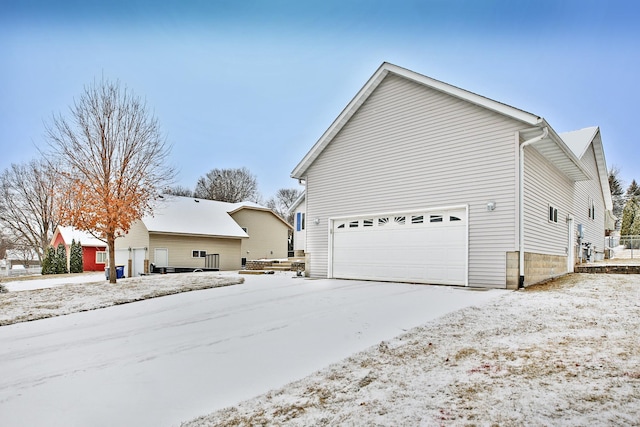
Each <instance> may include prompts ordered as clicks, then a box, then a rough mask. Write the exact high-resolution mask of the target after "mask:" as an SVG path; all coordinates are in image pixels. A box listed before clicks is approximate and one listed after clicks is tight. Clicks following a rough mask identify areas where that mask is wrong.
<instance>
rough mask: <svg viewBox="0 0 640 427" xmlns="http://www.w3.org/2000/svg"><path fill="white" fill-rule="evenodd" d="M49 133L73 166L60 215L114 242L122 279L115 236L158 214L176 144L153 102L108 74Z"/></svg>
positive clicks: (171, 173) (51, 142)
mask: <svg viewBox="0 0 640 427" xmlns="http://www.w3.org/2000/svg"><path fill="white" fill-rule="evenodd" d="M47 136H48V141H49V145H50V147H51V149H52V151H53V154H54V155H55V156H56V157H57V158H58V159H59V161H60V162H61V164H64V165H65V170H66V172H65V173H64V177H65V180H64V183H65V186H64V190H63V191H64V194H65V195H66V197H65V201H66V203H64V204H63V205H62V206H61V210H60V212H61V220H62V221H64V222H65V223H67V224H70V225H73V226H74V227H76V228H78V229H80V230H85V231H88V232H91V233H93V234H94V235H96V236H97V237H99V238H101V239H103V240H104V241H105V242H106V243H107V247H108V249H109V266H110V270H109V281H110V282H111V283H115V282H116V269H115V250H114V248H115V239H116V238H117V237H119V236H122V235H124V234H125V233H126V232H127V231H128V230H129V228H130V227H131V224H132V223H133V222H134V221H136V220H138V219H140V218H142V216H144V215H145V214H148V213H152V211H153V206H152V201H153V200H154V198H155V197H156V195H157V194H158V191H159V190H160V189H162V188H164V187H166V186H167V185H168V184H170V183H171V181H172V179H173V178H174V175H175V173H174V170H173V168H171V167H170V166H169V165H168V159H169V154H170V149H171V147H170V146H169V144H168V143H167V142H166V139H165V138H164V137H163V136H162V135H161V132H160V127H159V125H158V121H157V119H156V118H155V117H154V116H153V115H151V114H150V113H149V112H148V111H147V107H146V103H145V102H143V101H142V100H141V99H140V98H138V97H136V96H135V95H134V94H133V93H132V92H131V91H129V90H128V89H127V88H121V87H120V83H119V82H110V81H105V80H104V79H103V80H101V81H100V82H94V83H93V84H92V85H90V86H87V87H85V90H84V92H83V93H82V94H81V96H80V98H79V99H78V100H77V101H75V102H74V104H73V106H72V107H71V108H70V111H69V116H68V118H66V117H64V116H62V115H57V116H54V117H53V123H52V124H51V125H49V126H48V127H47Z"/></svg>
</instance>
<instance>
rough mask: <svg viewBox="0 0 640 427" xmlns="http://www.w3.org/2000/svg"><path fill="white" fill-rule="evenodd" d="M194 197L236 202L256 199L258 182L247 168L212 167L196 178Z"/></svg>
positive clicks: (257, 196)
mask: <svg viewBox="0 0 640 427" xmlns="http://www.w3.org/2000/svg"><path fill="white" fill-rule="evenodd" d="M193 195H194V197H197V198H200V199H209V200H219V201H221V202H228V203H238V202H243V201H257V200H258V198H259V194H258V183H257V181H256V177H255V176H254V175H253V174H252V173H251V172H249V169H247V168H244V167H243V168H240V169H212V170H211V171H209V172H208V173H207V174H206V175H205V176H202V177H200V178H199V179H198V182H197V184H196V189H195V191H194V192H193Z"/></svg>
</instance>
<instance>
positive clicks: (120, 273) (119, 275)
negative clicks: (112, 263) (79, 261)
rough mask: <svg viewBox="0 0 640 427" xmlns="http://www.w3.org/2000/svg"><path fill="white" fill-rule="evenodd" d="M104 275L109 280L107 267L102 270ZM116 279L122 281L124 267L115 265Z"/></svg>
mask: <svg viewBox="0 0 640 427" xmlns="http://www.w3.org/2000/svg"><path fill="white" fill-rule="evenodd" d="M104 275H105V277H106V278H107V280H109V267H107V268H105V269H104ZM116 279H124V265H116Z"/></svg>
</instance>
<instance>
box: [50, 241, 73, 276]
mask: <svg viewBox="0 0 640 427" xmlns="http://www.w3.org/2000/svg"><path fill="white" fill-rule="evenodd" d="M54 264H55V267H56V274H64V273H68V272H69V270H68V269H67V249H66V248H65V247H64V245H63V244H62V243H60V244H58V249H56V256H55V263H54Z"/></svg>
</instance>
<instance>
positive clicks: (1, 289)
mask: <svg viewBox="0 0 640 427" xmlns="http://www.w3.org/2000/svg"><path fill="white" fill-rule="evenodd" d="M7 292H9V289H7V287H6V286H5V285H3V284H2V283H0V294H6V293H7Z"/></svg>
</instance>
